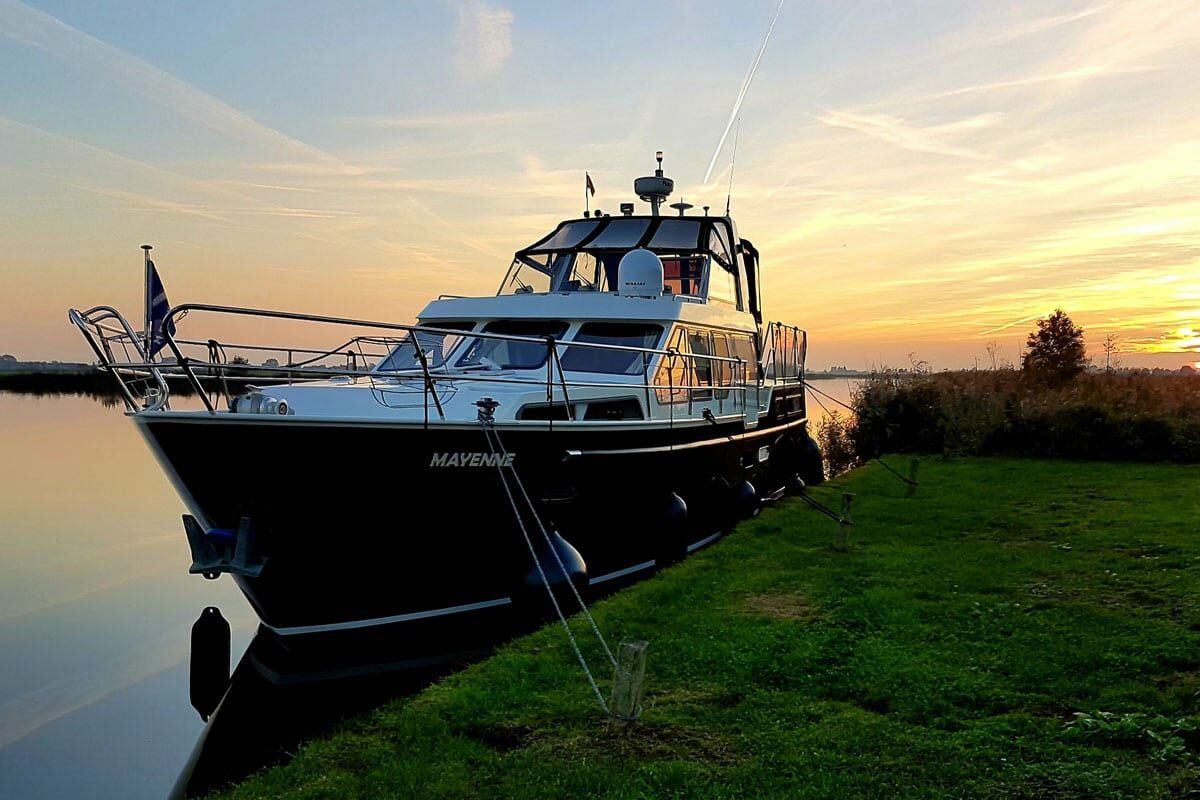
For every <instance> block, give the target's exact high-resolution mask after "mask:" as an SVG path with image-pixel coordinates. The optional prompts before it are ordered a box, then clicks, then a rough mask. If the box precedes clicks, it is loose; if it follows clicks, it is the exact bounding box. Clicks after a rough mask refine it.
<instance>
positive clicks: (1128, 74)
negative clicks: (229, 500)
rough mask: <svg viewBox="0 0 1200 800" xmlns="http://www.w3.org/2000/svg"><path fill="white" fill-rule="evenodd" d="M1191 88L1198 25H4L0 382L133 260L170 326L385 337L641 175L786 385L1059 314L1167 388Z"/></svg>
mask: <svg viewBox="0 0 1200 800" xmlns="http://www.w3.org/2000/svg"><path fill="white" fill-rule="evenodd" d="M777 12H778V18H777V19H776V21H775V24H774V27H773V28H772V29H771V35H770V39H769V41H768V44H767V47H766V49H765V51H763V53H762V56H761V59H759V60H758V61H757V69H756V71H755V74H754V80H753V83H752V84H751V86H750V88H749V90H748V91H746V92H745V97H744V100H743V102H742V105H741V111H740V115H739V117H738V122H737V123H736V124H735V125H734V128H733V130H732V131H731V132H730V134H729V135H728V136H727V137H726V138H725V140H724V144H723V147H722V148H721V149H720V152H719V153H717V156H716V159H715V162H714V161H713V158H714V153H716V152H717V147H718V142H720V141H721V139H722V134H723V131H724V130H725V128H726V125H727V123H728V121H729V119H730V114H731V109H732V107H733V105H734V102H735V100H736V99H737V98H738V96H739V92H740V90H741V89H742V86H743V84H744V81H745V79H746V77H747V73H748V72H749V70H750V69H751V66H752V65H753V64H755V63H756V55H757V54H758V52H759V48H760V45H761V44H762V41H763V39H764V36H765V35H766V33H767V30H768V27H769V26H770V25H771V22H772V20H773V19H774V18H775V16H776V13H777ZM1198 89H1200V6H1197V5H1196V4H1195V3H1194V0H1178V1H1175V0H1163V2H1110V3H1105V2H1097V1H1096V0H1091V1H1085V2H1047V1H1046V0H1039V1H1038V2H1013V1H1005V0H1001V1H1000V2H995V3H962V2H912V3H906V2H882V1H881V0H879V1H877V2H846V3H834V2H815V1H810V2H800V1H799V0H786V1H785V3H784V4H783V7H782V10H780V4H779V2H778V0H762V1H759V0H744V2H740V3H720V2H684V1H683V0H674V1H672V2H662V3H644V2H639V3H634V2H622V1H620V0H618V2H606V3H587V4H584V3H548V2H546V3H517V2H510V3H502V2H495V1H493V0H461V1H460V2H450V0H429V2H420V3H417V2H397V1H396V0H392V2H368V1H366V0H360V1H356V2H345V3H328V4H317V3H284V2H252V1H250V0H238V2H225V0H210V2H206V3H162V2H139V1H136V0H111V1H110V2H105V3H94V2H87V3H80V2H69V1H67V0H55V1H54V2H37V3H28V4H27V3H21V2H17V1H16V0H0V352H5V353H12V354H14V355H16V356H18V357H19V358H23V359H29V360H33V359H56V360H67V361H70V360H80V361H85V360H88V359H89V356H90V353H89V351H87V349H86V346H85V345H84V343H83V341H82V339H80V338H79V336H78V335H77V333H76V332H75V331H74V330H73V329H72V328H71V327H70V326H69V325H68V323H67V315H66V312H67V309H68V308H69V307H79V308H86V307H89V306H92V305H97V304H111V305H115V306H117V307H119V308H122V309H123V310H125V312H126V313H127V315H128V316H130V317H131V318H133V319H140V314H141V308H140V304H141V297H142V287H141V281H142V269H141V258H142V251H141V250H140V249H139V245H141V244H142V243H144V242H148V243H152V244H153V245H154V246H155V251H154V255H155V261H156V263H157V265H158V269H159V272H160V274H161V275H162V279H163V282H164V284H165V286H166V288H167V292H168V295H169V296H170V298H171V300H172V301H173V302H175V303H181V302H185V301H186V302H213V303H222V304H229V305H246V306H256V307H265V308H281V309H289V310H300V311H308V312H313V313H324V314H330V315H345V316H354V317H359V318H367V319H382V320H393V321H397V322H409V321H411V320H413V319H414V318H415V317H416V315H417V314H418V312H419V311H420V309H421V308H422V306H423V305H424V304H425V303H426V302H427V301H428V300H430V299H433V298H435V297H436V296H437V295H439V294H491V293H494V292H495V290H496V288H497V287H498V285H499V283H500V280H501V278H502V277H503V273H504V271H505V269H506V268H507V266H508V262H509V260H510V259H511V255H512V253H513V251H515V250H517V249H519V248H521V247H523V246H525V245H527V244H529V243H530V242H532V241H534V240H535V239H537V238H538V237H539V236H540V235H542V234H543V233H545V232H547V231H548V230H550V229H552V228H553V226H554V225H555V224H556V223H557V222H558V221H559V220H561V219H565V218H569V217H573V216H578V215H579V214H580V213H581V212H582V211H583V208H582V206H583V200H584V198H583V190H584V172H585V171H587V172H589V173H590V174H591V176H592V179H593V181H594V183H595V186H596V190H597V192H596V197H595V199H594V201H593V203H594V207H599V208H601V209H603V210H605V211H613V212H615V211H616V210H617V206H618V205H619V204H620V203H621V202H625V201H629V200H633V199H634V198H633V197H632V180H633V178H634V177H635V176H637V175H644V174H649V172H650V171H651V170H652V169H653V167H654V161H653V154H654V151H655V150H659V149H661V150H663V151H665V153H666V158H665V160H664V167H665V170H666V172H667V174H668V175H670V176H672V177H673V178H674V179H675V181H676V192H675V197H674V198H673V200H678V199H680V198H682V199H685V200H687V201H688V202H690V203H693V204H695V205H696V206H697V207H699V206H701V205H705V204H707V205H711V206H712V207H713V208H714V209H718V210H719V209H722V208H723V207H724V204H725V200H726V196H727V193H729V197H730V200H731V205H732V213H733V216H734V218H735V219H736V221H737V224H738V227H739V231H740V233H741V234H742V235H744V236H745V237H746V238H748V239H750V240H752V241H753V242H754V243H755V245H756V246H757V247H758V248H759V250H760V251H761V253H762V263H763V294H764V306H765V310H766V315H767V317H768V318H770V319H779V320H783V321H786V322H788V323H792V324H797V325H800V326H801V327H803V328H806V329H807V330H808V331H809V336H810V365H811V366H814V367H817V368H823V367H828V366H831V365H846V366H850V367H859V368H865V367H872V366H875V367H882V366H907V365H908V364H909V363H910V361H912V360H922V361H927V362H929V363H930V364H931V365H932V366H933V367H934V368H955V367H969V366H972V365H974V364H976V363H978V364H979V365H980V366H984V365H990V358H991V357H990V356H989V354H988V353H989V349H990V350H991V351H992V352H994V353H996V356H997V360H998V361H999V362H1001V363H1003V362H1016V361H1018V360H1019V357H1020V352H1021V346H1022V343H1023V340H1024V336H1025V335H1026V334H1027V333H1028V331H1029V330H1030V329H1032V327H1033V324H1034V323H1033V321H1034V320H1035V319H1037V318H1038V317H1039V316H1044V315H1046V314H1048V313H1049V312H1051V311H1052V310H1053V309H1055V308H1062V309H1064V310H1065V311H1066V312H1067V313H1068V314H1069V315H1070V316H1071V317H1072V318H1073V319H1074V320H1075V322H1076V323H1078V324H1080V325H1081V326H1082V327H1083V328H1084V329H1085V332H1086V341H1087V343H1088V346H1089V352H1090V353H1092V354H1098V355H1100V356H1101V357H1102V353H1101V349H1102V348H1101V345H1102V342H1103V341H1104V339H1105V337H1106V336H1115V337H1116V341H1117V342H1118V346H1119V348H1120V350H1121V354H1120V359H1121V360H1122V362H1123V363H1125V364H1126V365H1130V366H1164V367H1178V366H1180V365H1182V364H1184V363H1192V362H1197V361H1198V360H1200V114H1197V113H1196V100H1197V97H1198V96H1200V91H1198ZM735 144H736V159H735V158H734V153H735ZM710 162H713V163H714V168H713V170H712V174H711V176H710V177H709V179H708V181H707V182H705V180H704V178H705V172H706V170H707V168H708V166H709V164H710ZM731 170H732V176H731ZM731 177H732V181H731ZM190 323H192V320H185V321H184V324H185V325H188V324H190ZM184 333H188V334H192V335H196V336H197V337H200V336H201V335H203V338H207V334H206V333H205V332H204V331H201V330H194V331H193V330H185V331H184ZM241 333H246V332H244V331H243V332H241Z"/></svg>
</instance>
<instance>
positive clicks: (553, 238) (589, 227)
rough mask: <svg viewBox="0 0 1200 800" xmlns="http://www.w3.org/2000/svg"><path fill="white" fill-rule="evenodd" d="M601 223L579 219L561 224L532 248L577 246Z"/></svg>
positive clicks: (561, 248) (564, 248)
mask: <svg viewBox="0 0 1200 800" xmlns="http://www.w3.org/2000/svg"><path fill="white" fill-rule="evenodd" d="M599 224H600V220H598V219H592V220H582V219H581V220H579V221H578V222H568V223H566V224H565V225H563V226H561V227H560V228H559V229H558V230H556V231H555V232H554V233H552V234H550V235H549V236H548V237H546V238H545V239H543V240H542V241H540V242H538V243H537V244H535V245H534V246H533V247H531V248H530V249H531V250H533V249H537V250H567V249H569V248H572V247H575V246H576V245H577V244H579V243H580V242H582V241H583V240H584V239H586V238H587V236H588V234H590V233H591V232H592V231H594V230H596V226H597V225H599Z"/></svg>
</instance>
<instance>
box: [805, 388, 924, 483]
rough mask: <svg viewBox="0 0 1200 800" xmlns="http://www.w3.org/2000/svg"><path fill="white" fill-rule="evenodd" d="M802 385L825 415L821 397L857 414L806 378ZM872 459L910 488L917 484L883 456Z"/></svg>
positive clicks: (824, 406)
mask: <svg viewBox="0 0 1200 800" xmlns="http://www.w3.org/2000/svg"><path fill="white" fill-rule="evenodd" d="M804 386H805V388H807V389H808V390H809V391H810V392H813V399H814V400H816V401H817V405H819V406H820V407H821V409H822V410H824V412H825V414H826V415H829V414H830V411H829V408H828V407H827V406H826V405H825V404H824V403H822V402H821V397H824V398H826V399H828V400H831V401H833V402H834V403H837V404H838V405H839V406H842V407H843V408H845V409H846V410H847V411H849V412H850V413H851V414H856V415H857V414H858V411H857V410H855V408H854V407H853V406H851V405H847V404H846V403H844V402H842V401H841V400H838V399H837V398H836V397H834V396H833V395H831V394H826V393H825V392H823V391H821V390H820V389H818V388H817V387H815V386H813V385H812V384H811V383H809V382H808V381H807V380H804ZM817 395H820V397H818V396H817ZM872 460H873V461H878V462H879V463H880V464H881V465H883V468H884V469H886V470H887V471H888V472H890V473H892V474H893V475H895V476H896V477H897V478H899V479H900V480H902V481H904V483H905V484H907V485H908V486H909V487H910V488H912V489H915V488H916V487H917V486H918V485H919V484H918V483H917V481H915V480H914V479H912V478H906V477H904V476H903V475H901V474H900V473H899V472H897V471H896V470H895V469H893V468H892V467H891V465H889V464H888V463H887V462H886V461H884V460H883V458H881V457H880V456H875V457H874V458H873V459H872Z"/></svg>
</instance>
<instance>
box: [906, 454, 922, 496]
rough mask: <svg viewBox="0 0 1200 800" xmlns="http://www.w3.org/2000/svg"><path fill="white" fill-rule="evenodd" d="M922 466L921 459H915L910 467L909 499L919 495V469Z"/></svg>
mask: <svg viewBox="0 0 1200 800" xmlns="http://www.w3.org/2000/svg"><path fill="white" fill-rule="evenodd" d="M919 466H921V459H919V458H914V459H913V460H912V461H911V462H909V465H908V492H907V495H908V497H912V496H913V495H914V494H916V493H917V467H919Z"/></svg>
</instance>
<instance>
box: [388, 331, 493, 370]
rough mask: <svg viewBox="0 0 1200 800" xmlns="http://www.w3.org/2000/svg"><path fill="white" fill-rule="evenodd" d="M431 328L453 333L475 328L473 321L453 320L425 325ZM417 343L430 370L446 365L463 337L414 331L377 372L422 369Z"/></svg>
mask: <svg viewBox="0 0 1200 800" xmlns="http://www.w3.org/2000/svg"><path fill="white" fill-rule="evenodd" d="M423 324H426V325H428V326H429V327H431V328H441V329H442V330H451V331H469V330H471V329H472V328H474V327H475V323H474V322H473V321H467V320H453V321H448V322H427V323H423ZM414 340H415V343H419V344H420V346H421V349H422V350H423V351H424V353H425V361H426V363H428V364H429V367H430V369H434V368H436V367H441V366H444V365H445V364H446V357H447V356H448V355H449V354H450V353H451V352H452V351H453V350H454V348H455V347H457V346H458V345H459V343H460V342H462V340H463V337H462V336H459V335H456V334H452V333H432V332H430V331H413V332H412V333H409V335H408V336H405V337H404V338H403V339H401V340H400V344H398V345H396V347H395V348H394V349H393V350H392V352H391V353H389V354H388V357H387V358H385V359H384V360H383V361H381V362H380V363H379V366H378V367H376V368H375V371H376V372H392V371H395V370H401V369H420V368H421V359H420V358H418V357H417V351H416V347H415V345H414Z"/></svg>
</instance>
